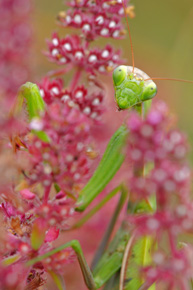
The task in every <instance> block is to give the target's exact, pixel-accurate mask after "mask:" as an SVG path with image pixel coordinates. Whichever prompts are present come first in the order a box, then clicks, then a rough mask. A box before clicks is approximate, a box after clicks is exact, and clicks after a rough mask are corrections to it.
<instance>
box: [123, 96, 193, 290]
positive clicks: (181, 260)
mask: <svg viewBox="0 0 193 290" xmlns="http://www.w3.org/2000/svg"><path fill="white" fill-rule="evenodd" d="M170 123H171V122H170V117H169V114H168V110H167V107H166V106H165V104H164V103H162V102H157V104H155V106H154V107H153V109H152V110H151V111H150V112H149V114H148V115H147V117H146V118H145V120H142V119H141V118H140V117H139V116H138V115H137V114H136V113H132V114H131V115H130V118H129V121H128V128H129V130H130V138H129V150H128V156H129V160H130V162H133V163H134V175H133V177H132V178H131V180H130V184H129V187H130V189H131V192H132V194H131V195H132V198H133V199H134V200H138V201H140V200H144V199H145V200H146V202H147V203H148V205H149V206H150V207H151V202H150V200H149V198H151V196H152V195H155V197H156V202H157V206H156V207H157V210H156V211H155V212H153V211H152V212H151V213H143V214H136V215H130V216H129V222H130V223H131V224H132V226H133V227H134V229H135V230H134V231H135V232H136V234H137V236H144V235H153V236H154V237H155V238H156V242H157V244H158V252H157V253H155V257H158V256H159V246H160V244H161V241H162V237H163V236H164V235H166V236H168V238H169V251H170V252H171V256H170V257H168V256H167V254H166V253H165V254H163V255H162V256H163V257H162V258H163V261H162V262H160V264H159V263H158V264H156V263H155V265H154V266H155V267H154V266H153V267H148V268H147V269H145V270H144V272H145V273H146V274H147V275H146V276H147V281H149V285H150V284H151V283H152V281H153V282H155V281H163V279H164V281H165V283H167V285H168V287H169V288H168V289H172V288H170V286H171V285H172V284H171V283H173V284H174V285H179V284H180V287H181V288H180V289H183V290H184V289H189V288H187V286H186V287H185V286H184V285H185V284H184V281H186V280H187V278H188V279H190V268H191V269H193V268H192V267H193V265H192V262H191V261H190V259H189V257H188V254H187V253H188V252H187V251H184V250H183V249H182V250H179V249H178V247H177V240H178V238H179V236H180V235H182V234H184V233H193V202H192V200H191V197H190V183H191V170H190V168H189V166H188V165H187V163H186V160H185V158H186V156H187V151H188V145H187V141H186V138H185V136H184V135H183V134H182V133H181V132H180V131H178V130H176V129H172V128H171V124H170ZM143 166H146V167H147V168H148V167H149V170H148V171H147V172H146V173H145V176H142V175H141V174H140V168H143ZM148 200H149V202H148ZM156 255H157V256H156ZM160 255H161V254H160ZM159 257H160V259H162V258H161V256H159ZM175 261H176V262H175ZM187 265H189V266H187ZM178 267H180V268H179V269H178ZM167 269H170V271H168V270H167ZM187 269H189V270H187ZM178 271H180V272H181V275H180V277H178V278H177V279H176V278H175V277H177V276H178V275H179V273H178ZM182 273H183V274H182ZM152 279H153V280H152ZM179 281H180V282H179ZM182 285H183V286H182ZM172 287H173V286H172ZM174 288H175V287H174ZM175 289H176V288H175Z"/></svg>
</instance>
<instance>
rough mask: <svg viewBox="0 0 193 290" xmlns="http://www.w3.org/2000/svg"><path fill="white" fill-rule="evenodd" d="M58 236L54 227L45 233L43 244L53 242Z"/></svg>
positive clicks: (57, 230)
mask: <svg viewBox="0 0 193 290" xmlns="http://www.w3.org/2000/svg"><path fill="white" fill-rule="evenodd" d="M58 236H59V229H57V228H56V227H52V228H50V229H49V230H48V232H47V233H46V238H45V242H53V241H55V240H56V239H57V237H58Z"/></svg>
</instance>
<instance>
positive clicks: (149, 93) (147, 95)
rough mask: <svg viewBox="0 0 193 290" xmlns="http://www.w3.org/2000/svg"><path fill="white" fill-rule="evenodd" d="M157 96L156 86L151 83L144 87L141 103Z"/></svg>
mask: <svg viewBox="0 0 193 290" xmlns="http://www.w3.org/2000/svg"><path fill="white" fill-rule="evenodd" d="M156 94H157V86H156V84H155V83H154V82H153V81H151V82H150V83H148V84H147V85H146V86H145V87H144V91H143V95H142V101H146V100H150V99H152V98H153V97H155V95H156Z"/></svg>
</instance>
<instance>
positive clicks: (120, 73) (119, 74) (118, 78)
mask: <svg viewBox="0 0 193 290" xmlns="http://www.w3.org/2000/svg"><path fill="white" fill-rule="evenodd" d="M126 76H127V67H126V66H125V65H120V66H118V67H117V68H116V69H114V71H113V82H114V85H115V86H119V85H120V84H121V83H122V82H123V81H124V80H125V78H126Z"/></svg>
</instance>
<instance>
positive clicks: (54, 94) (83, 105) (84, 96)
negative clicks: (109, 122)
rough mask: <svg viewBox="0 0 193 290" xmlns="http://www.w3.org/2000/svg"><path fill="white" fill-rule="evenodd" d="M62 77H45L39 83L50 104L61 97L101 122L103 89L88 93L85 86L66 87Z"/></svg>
mask: <svg viewBox="0 0 193 290" xmlns="http://www.w3.org/2000/svg"><path fill="white" fill-rule="evenodd" d="M63 87H64V84H63V80H62V79H54V80H49V79H48V78H44V79H43V80H42V82H41V83H40V84H39V88H40V93H41V96H42V98H43V99H44V101H45V102H46V103H47V104H48V105H50V104H51V103H52V102H54V101H55V100H57V99H59V100H60V101H61V102H62V103H67V104H68V105H69V106H70V107H75V108H76V109H77V110H79V111H81V112H82V113H83V114H84V115H85V116H87V117H88V118H89V119H90V118H91V120H93V121H95V122H99V121H100V119H101V115H102V113H103V112H104V106H103V93H102V90H96V91H94V92H92V93H90V94H89V93H88V90H87V89H86V87H85V86H83V85H82V86H78V87H76V89H75V90H70V89H64V88H63Z"/></svg>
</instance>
